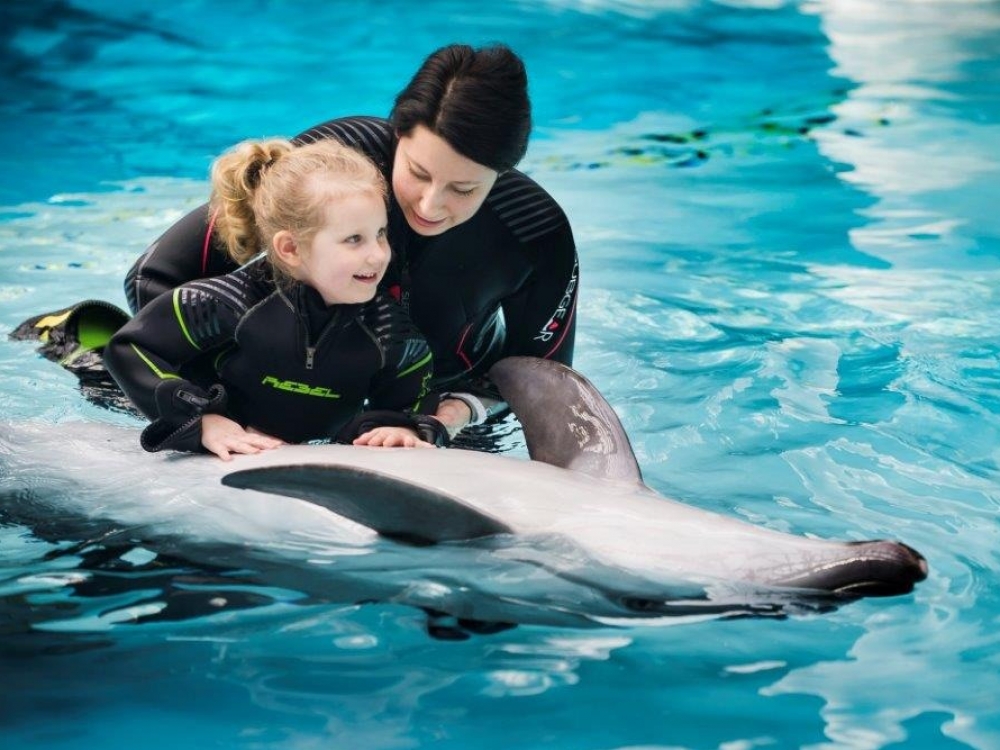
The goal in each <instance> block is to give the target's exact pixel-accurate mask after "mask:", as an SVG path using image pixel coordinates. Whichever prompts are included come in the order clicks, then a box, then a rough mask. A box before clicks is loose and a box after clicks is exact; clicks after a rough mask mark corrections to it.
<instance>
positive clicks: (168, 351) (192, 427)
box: [104, 282, 238, 450]
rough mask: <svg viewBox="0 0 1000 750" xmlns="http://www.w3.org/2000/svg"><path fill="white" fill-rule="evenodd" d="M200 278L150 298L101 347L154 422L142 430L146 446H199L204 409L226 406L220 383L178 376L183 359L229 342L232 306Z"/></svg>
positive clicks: (115, 373) (107, 361) (129, 392)
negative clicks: (196, 381) (205, 384)
mask: <svg viewBox="0 0 1000 750" xmlns="http://www.w3.org/2000/svg"><path fill="white" fill-rule="evenodd" d="M199 283H203V282H194V283H193V284H189V285H184V286H181V287H178V288H177V289H175V290H173V292H171V293H169V294H162V295H160V296H159V297H157V298H156V299H154V300H153V301H151V302H150V303H149V304H148V305H146V306H145V307H144V308H143V309H142V310H141V311H140V312H139V313H138V314H137V315H136V316H135V317H134V318H132V320H130V321H129V322H128V323H126V324H125V325H124V326H122V328H120V329H119V330H118V332H117V333H116V334H115V335H114V336H113V337H112V338H111V341H110V342H109V343H108V345H107V346H106V347H105V349H104V361H105V364H106V366H107V369H108V372H110V373H111V376H112V377H113V378H114V379H115V381H116V382H117V383H118V385H119V386H121V389H122V390H123V391H124V392H125V395H127V396H128V397H129V399H131V400H132V402H133V403H134V404H135V405H136V407H137V408H138V409H139V410H140V411H141V412H142V413H143V414H144V415H145V416H146V417H148V418H149V419H150V420H152V421H153V424H152V425H150V428H149V429H147V431H146V432H144V433H143V447H145V448H146V449H147V450H159V449H161V448H173V449H178V450H200V448H201V427H200V421H201V416H202V414H205V413H210V412H213V413H221V412H222V411H223V410H224V408H225V392H224V391H223V389H222V387H221V386H218V385H216V386H212V387H211V388H210V389H208V390H206V389H203V388H201V387H199V386H197V385H195V384H193V383H190V382H188V381H187V380H185V379H184V378H183V377H182V376H181V375H180V371H181V368H182V367H183V366H184V365H185V364H186V363H188V362H190V361H191V360H193V359H194V358H196V357H198V356H199V355H201V354H203V353H205V352H207V351H210V350H212V349H215V348H217V347H219V346H221V345H223V344H225V343H227V342H228V341H231V340H232V338H233V332H234V331H235V327H236V323H237V321H238V314H237V313H236V311H235V310H233V309H232V307H231V306H229V305H226V304H223V302H222V300H220V299H219V298H218V296H216V295H215V294H213V293H212V290H211V289H204V288H199V287H198V285H199ZM150 430H152V431H151V432H150Z"/></svg>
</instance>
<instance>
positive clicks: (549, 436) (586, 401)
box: [490, 357, 642, 484]
mask: <svg viewBox="0 0 1000 750" xmlns="http://www.w3.org/2000/svg"><path fill="white" fill-rule="evenodd" d="M490 378H491V379H492V380H493V382H494V383H495V384H496V386H497V387H498V388H499V389H500V394H501V395H502V396H503V397H504V399H505V400H506V401H507V403H508V404H509V405H510V408H511V410H512V411H513V412H514V414H515V415H516V416H517V418H518V420H519V421H520V422H521V426H522V427H523V429H524V438H525V441H526V442H527V445H528V455H530V456H531V458H532V459H533V460H535V461H541V462H543V463H547V464H551V465H553V466H558V467H560V468H563V469H572V470H573V471H578V472H582V473H584V474H589V475H591V476H595V477H600V478H603V479H617V480H622V481H633V482H637V483H640V484H641V483H642V473H641V472H640V471H639V464H638V462H636V460H635V454H634V453H633V451H632V444H631V443H630V442H629V439H628V435H626V434H625V430H624V429H623V428H622V424H621V421H619V419H618V415H617V414H615V411H614V409H612V408H611V406H610V405H609V404H608V402H607V401H606V400H605V399H604V397H603V396H602V395H601V394H600V392H599V391H598V390H597V389H596V388H595V387H594V386H593V385H592V384H591V382H590V381H589V380H587V379H586V378H585V377H583V375H581V374H580V373H578V372H576V371H575V370H573V369H571V368H569V367H566V366H565V365H561V364H559V363H557V362H553V361H551V360H543V359H535V358H533V357H508V358H506V359H503V360H501V361H500V362H498V363H497V364H495V365H494V366H493V367H492V368H491V369H490Z"/></svg>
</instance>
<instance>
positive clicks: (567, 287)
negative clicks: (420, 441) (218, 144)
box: [125, 117, 578, 397]
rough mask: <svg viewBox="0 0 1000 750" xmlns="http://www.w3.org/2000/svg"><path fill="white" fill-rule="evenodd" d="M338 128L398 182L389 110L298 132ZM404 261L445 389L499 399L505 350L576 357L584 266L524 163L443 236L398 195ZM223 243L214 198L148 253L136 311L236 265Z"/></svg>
mask: <svg viewBox="0 0 1000 750" xmlns="http://www.w3.org/2000/svg"><path fill="white" fill-rule="evenodd" d="M322 138H334V139H336V140H338V141H340V142H341V143H344V144H345V145H347V146H350V147H353V148H356V149H358V150H360V151H361V152H363V153H364V154H366V155H367V156H368V157H369V158H371V159H372V160H373V161H374V162H375V164H376V165H377V166H378V167H379V169H381V171H382V173H383V174H384V175H385V177H386V180H387V181H388V183H389V184H390V185H391V184H392V175H391V170H392V163H393V155H394V151H395V145H396V139H395V136H394V134H393V130H392V127H391V125H390V123H389V121H388V120H385V119H381V118H376V117H348V118H341V119H336V120H331V121H329V122H326V123H324V124H322V125H318V126H316V127H313V128H310V129H309V130H307V131H305V132H304V133H302V134H300V135H299V136H297V137H296V138H295V141H296V142H298V143H310V142H313V141H316V140H319V139H322ZM389 208H390V210H389V243H390V246H391V247H392V250H393V261H392V263H391V265H390V268H389V272H388V273H387V274H386V277H385V279H384V280H383V282H382V287H383V289H385V290H387V291H389V292H390V293H391V294H392V295H393V296H395V297H396V298H397V299H399V300H400V301H401V302H402V303H403V305H404V307H405V308H406V309H407V310H408V311H409V313H410V317H411V318H412V320H413V322H414V323H415V324H416V325H417V327H418V328H419V329H420V331H421V332H422V333H423V334H424V336H425V337H426V338H427V341H428V343H429V344H430V347H431V350H432V351H433V353H434V379H433V381H432V387H433V388H434V389H435V390H436V391H442V390H450V391H455V390H461V391H467V392H470V393H477V394H480V395H486V396H491V397H495V396H496V393H495V391H494V390H493V388H492V386H491V385H490V384H489V383H488V382H486V381H485V380H484V379H483V378H482V376H483V375H484V373H485V372H486V371H487V370H488V369H489V367H490V366H491V365H493V364H494V363H495V362H496V361H497V360H499V359H501V358H503V357H505V356H513V355H526V356H535V357H542V358H550V359H556V360H558V361H560V362H563V363H565V364H572V357H573V340H574V333H575V322H576V321H575V315H574V312H575V307H576V299H577V290H578V282H577V279H578V265H577V253H576V245H575V243H574V240H573V233H572V230H571V228H570V225H569V221H568V220H567V218H566V215H565V213H564V212H563V210H562V209H561V208H560V207H559V205H558V204H557V203H556V202H555V200H554V199H553V198H552V197H551V196H550V195H549V194H548V193H547V192H545V191H544V190H543V189H542V188H541V187H539V186H538V184H537V183H535V182H534V181H533V180H532V179H531V178H529V177H528V176H526V175H524V174H523V173H521V172H519V171H517V170H510V171H508V172H505V173H503V174H502V175H500V177H499V178H498V179H497V182H496V184H495V185H494V187H493V189H492V190H491V191H490V194H489V196H487V198H486V200H485V202H484V203H483V205H482V207H481V208H480V209H479V211H478V212H477V213H476V214H475V215H474V216H473V217H472V218H471V219H469V220H468V221H466V222H464V223H462V224H460V225H458V226H456V227H453V228H451V229H449V230H448V231H446V232H444V233H443V234H440V235H438V236H435V237H423V236H421V235H419V234H417V233H416V232H414V231H413V230H412V229H411V228H410V227H409V225H408V224H407V223H406V220H405V218H404V217H403V213H402V211H401V209H400V207H399V205H398V203H397V202H396V201H395V199H391V200H390V207H389ZM219 247H221V245H216V243H215V241H214V239H213V236H212V227H211V217H209V215H208V207H207V206H201V207H200V208H197V209H195V210H194V211H192V212H191V213H189V214H188V215H187V216H185V217H184V218H182V219H181V220H180V221H178V222H177V223H176V224H175V225H174V226H172V227H171V228H169V229H168V230H167V231H166V232H165V233H164V234H163V235H162V236H161V237H160V238H159V239H157V240H156V241H155V242H154V243H153V244H152V245H151V246H150V247H149V248H148V249H147V250H146V252H145V253H144V254H143V255H142V256H141V257H140V258H139V259H138V260H137V261H136V263H135V264H134V265H133V267H132V269H131V270H130V271H129V273H128V275H127V277H126V280H125V294H126V298H127V300H128V304H129V306H130V307H131V308H132V311H133V312H135V311H137V310H139V309H141V308H142V307H144V306H145V305H147V304H149V303H150V302H151V301H152V300H154V299H156V298H157V297H158V296H159V295H160V294H162V293H163V292H165V291H168V290H170V289H173V288H174V287H176V286H177V285H178V284H181V283H183V282H186V281H190V280H192V279H197V278H204V277H209V276H215V275H218V274H221V273H226V272H228V271H231V270H233V268H235V265H234V264H233V262H232V261H231V260H229V259H228V257H227V256H226V255H225V254H224V252H223V251H222V250H221V249H218V248H219Z"/></svg>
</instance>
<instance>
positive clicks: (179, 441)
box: [104, 256, 434, 450]
mask: <svg viewBox="0 0 1000 750" xmlns="http://www.w3.org/2000/svg"><path fill="white" fill-rule="evenodd" d="M104 360H105V364H106V366H107V368H108V371H109V372H110V373H111V375H112V376H113V377H114V378H115V380H116V381H117V382H118V384H119V385H120V386H121V388H122V390H123V391H124V392H125V394H126V395H127V396H128V397H129V398H130V399H131V400H132V402H133V403H134V404H135V405H136V406H137V407H138V409H139V410H140V411H141V412H142V413H143V414H145V415H146V416H147V417H149V418H150V419H151V420H153V424H152V425H150V428H151V429H150V428H148V429H147V432H144V433H143V446H144V447H146V448H147V449H148V450H159V449H160V448H174V449H178V450H200V446H201V428H200V418H201V415H202V414H204V413H221V414H224V415H225V416H227V417H230V418H231V419H234V420H235V421H237V422H239V423H240V424H241V425H243V426H244V427H253V428H256V429H258V430H260V431H261V432H264V433H267V434H269V435H272V436H274V437H277V438H281V439H282V440H285V441H286V442H303V441H307V440H316V439H324V438H336V437H337V435H338V432H339V431H340V430H341V429H342V428H343V427H344V426H345V425H347V424H348V423H350V422H351V421H352V419H354V418H355V417H356V416H357V415H358V414H359V412H361V410H362V409H363V408H365V407H366V406H367V407H368V408H369V409H370V410H384V411H386V412H402V411H405V410H411V411H413V412H419V411H421V409H422V406H423V403H422V402H424V401H428V402H432V401H434V399H432V398H430V397H428V396H427V388H428V385H429V382H430V378H431V373H432V357H431V352H430V347H429V346H428V345H427V342H426V340H425V339H424V337H423V336H422V335H421V334H420V332H419V331H418V330H417V329H416V327H415V326H414V325H413V323H412V322H411V321H410V320H409V317H408V316H407V315H406V313H405V311H404V310H403V309H402V308H401V307H400V305H399V304H398V303H397V302H396V301H395V300H393V299H392V298H391V297H389V296H388V295H386V294H385V293H383V292H379V293H378V294H376V296H375V297H374V298H373V299H372V300H371V301H369V302H367V303H363V304H357V305H331V306H327V305H326V304H325V303H324V301H323V299H322V297H321V296H320V295H319V293H318V292H317V291H316V290H315V289H313V288H312V287H310V286H308V285H305V284H302V283H299V282H294V281H291V280H288V281H282V282H275V281H274V279H273V278H272V270H271V267H270V264H269V263H268V261H267V260H266V259H265V258H264V257H263V256H260V257H258V258H257V259H255V260H253V261H251V262H250V263H248V264H247V265H245V266H243V267H242V268H240V269H238V270H236V271H234V272H232V273H230V274H226V275H223V276H217V277H213V278H208V279H201V280H198V281H192V282H188V283H186V284H183V285H181V286H179V287H177V288H175V289H174V290H173V291H172V292H170V293H167V294H161V295H159V296H158V297H156V299H154V300H152V301H150V302H149V304H148V305H146V306H145V307H144V308H143V309H142V310H141V311H140V313H139V314H137V315H136V316H135V317H134V318H132V319H131V320H130V321H129V322H127V323H126V324H125V325H124V326H122V327H121V328H120V329H119V330H118V332H117V333H116V334H115V335H114V336H113V337H112V339H111V341H110V342H109V344H108V345H107V346H106V347H105V350H104ZM431 411H433V408H431Z"/></svg>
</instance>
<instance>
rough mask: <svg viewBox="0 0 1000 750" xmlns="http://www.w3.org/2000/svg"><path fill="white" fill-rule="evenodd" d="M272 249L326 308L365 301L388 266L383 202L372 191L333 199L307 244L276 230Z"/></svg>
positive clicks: (371, 294)
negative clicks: (310, 288)
mask: <svg viewBox="0 0 1000 750" xmlns="http://www.w3.org/2000/svg"><path fill="white" fill-rule="evenodd" d="M282 235H285V237H284V241H283V240H281V239H279V238H280V237H281V236H282ZM289 241H290V245H289ZM282 244H284V246H285V251H284V252H283V251H282V248H281V245H282ZM275 250H276V251H277V252H278V254H279V256H280V257H281V258H282V260H283V261H284V263H285V265H286V266H287V267H288V269H289V271H290V272H291V274H292V276H293V277H294V278H296V279H298V280H299V281H301V282H303V283H305V284H308V285H309V286H311V287H313V288H314V289H315V290H316V291H318V292H319V293H320V296H322V297H323V301H324V302H326V304H328V305H352V304H358V303H361V302H368V301H369V300H370V299H371V298H372V297H374V296H375V290H376V289H377V287H378V283H379V282H380V281H381V280H382V276H384V275H385V270H386V268H387V267H388V265H389V256H390V251H389V241H388V239H387V238H386V212H385V202H384V201H383V200H382V197H381V196H380V195H378V194H376V193H374V192H364V193H353V194H351V195H346V196H338V197H336V198H333V199H331V200H330V201H329V203H328V204H327V207H326V221H325V222H324V224H323V228H322V229H320V230H319V232H317V233H316V236H315V237H313V240H312V242H311V243H310V244H309V245H308V246H306V247H302V246H301V245H297V244H296V243H295V241H294V238H293V237H292V236H291V234H290V233H288V232H279V233H278V235H277V236H276V237H275Z"/></svg>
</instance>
